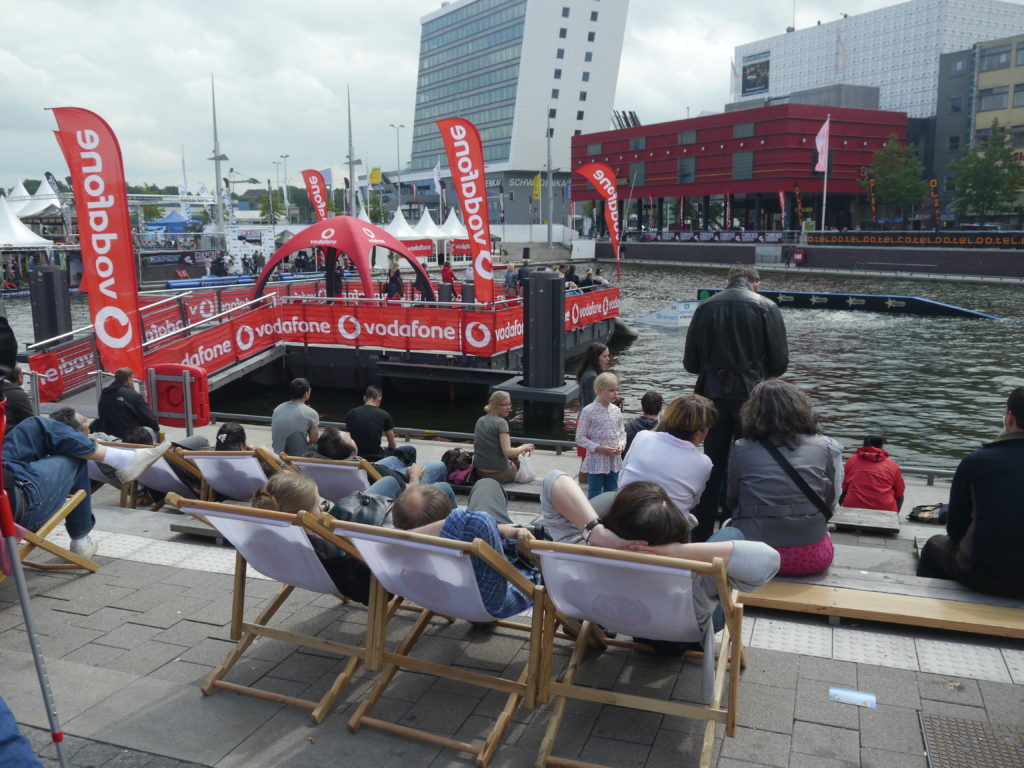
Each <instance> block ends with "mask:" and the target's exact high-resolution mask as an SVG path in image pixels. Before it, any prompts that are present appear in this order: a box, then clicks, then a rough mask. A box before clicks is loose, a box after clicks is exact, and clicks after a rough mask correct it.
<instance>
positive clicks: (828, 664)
mask: <svg viewBox="0 0 1024 768" xmlns="http://www.w3.org/2000/svg"><path fill="white" fill-rule="evenodd" d="M800 677H803V678H807V679H808V680H822V681H824V682H826V683H832V685H839V686H845V687H850V686H855V685H857V665H856V664H854V663H853V662H852V661H834V660H832V659H820V658H817V657H815V656H801V657H800Z"/></svg>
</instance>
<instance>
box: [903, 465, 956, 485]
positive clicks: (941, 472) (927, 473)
mask: <svg viewBox="0 0 1024 768" xmlns="http://www.w3.org/2000/svg"><path fill="white" fill-rule="evenodd" d="M900 471H901V472H902V473H903V474H904V475H923V476H924V477H925V479H926V481H927V483H928V485H935V478H937V477H953V474H954V473H955V470H952V469H930V468H928V467H900Z"/></svg>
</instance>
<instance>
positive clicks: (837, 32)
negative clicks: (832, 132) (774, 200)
mask: <svg viewBox="0 0 1024 768" xmlns="http://www.w3.org/2000/svg"><path fill="white" fill-rule="evenodd" d="M836 7H837V8H838V7H839V6H836ZM836 15H837V16H841V17H842V18H837V19H834V20H827V19H824V20H822V21H819V22H818V24H817V25H815V26H812V27H809V28H806V29H799V30H794V29H793V28H792V27H790V28H789V30H787V31H786V32H784V33H782V34H779V35H776V36H774V37H769V38H766V39H764V40H758V41H756V42H752V43H745V44H744V45H740V46H737V47H736V49H735V56H734V60H733V62H732V72H733V91H734V97H735V99H736V100H737V101H738V102H740V103H747V102H751V103H753V104H762V105H770V104H777V103H782V102H785V101H787V100H788V99H789V98H790V95H791V94H793V93H794V92H796V91H807V90H810V89H816V88H823V87H826V86H833V85H842V84H846V85H861V86H874V87H876V88H878V89H879V103H878V108H879V109H883V110H894V111H899V112H906V113H907V115H909V116H910V117H920V118H924V117H931V116H933V115H935V114H936V92H937V85H938V81H939V58H940V55H941V54H945V53H952V52H955V51H960V50H963V49H966V48H970V47H971V46H972V45H974V44H975V43H976V42H978V41H979V40H992V39H994V38H996V37H999V36H1005V35H1006V34H1007V33H1008V32H1010V33H1016V32H1024V5H1020V4H1016V3H1006V2H999V1H998V0H911V2H907V3H901V4H899V5H893V6H890V7H888V8H881V9H879V10H877V11H871V12H869V13H863V14H859V15H856V16H847V15H846V14H840V13H838V12H837V13H836ZM823 22H824V23H823Z"/></svg>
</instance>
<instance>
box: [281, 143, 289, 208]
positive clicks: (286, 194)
mask: <svg viewBox="0 0 1024 768" xmlns="http://www.w3.org/2000/svg"><path fill="white" fill-rule="evenodd" d="M289 157H291V155H281V159H282V160H284V217H285V219H286V220H287V221H289V222H290V221H291V219H290V218H289V209H290V208H291V204H290V203H289V202H288V158H289Z"/></svg>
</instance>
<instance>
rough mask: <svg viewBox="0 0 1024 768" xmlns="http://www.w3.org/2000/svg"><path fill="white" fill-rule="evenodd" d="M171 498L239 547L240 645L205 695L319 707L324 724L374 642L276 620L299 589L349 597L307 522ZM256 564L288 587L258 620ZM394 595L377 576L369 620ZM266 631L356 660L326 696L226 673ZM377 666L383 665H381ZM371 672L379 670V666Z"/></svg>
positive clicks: (235, 627)
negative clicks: (344, 639) (249, 576)
mask: <svg viewBox="0 0 1024 768" xmlns="http://www.w3.org/2000/svg"><path fill="white" fill-rule="evenodd" d="M167 501H168V503H169V504H172V505H173V506H175V507H177V508H178V509H179V510H180V511H182V512H184V513H186V514H190V515H193V516H195V517H198V518H200V519H201V520H203V521H205V522H208V523H209V524H210V525H212V526H214V527H215V528H216V529H217V530H218V531H219V532H220V534H221V535H222V536H223V537H224V538H225V539H227V540H228V541H230V542H231V544H232V545H233V546H234V547H235V550H236V555H235V579H234V594H233V596H232V604H231V635H230V636H231V639H232V640H234V641H235V646H234V648H232V649H231V651H230V653H228V655H227V657H226V658H225V659H224V661H223V662H222V663H221V664H220V666H218V667H217V668H216V669H214V670H213V672H211V673H210V675H209V677H207V678H206V680H205V681H204V682H203V685H202V691H203V693H204V694H207V695H209V694H212V693H213V692H214V691H215V690H216V689H218V688H222V689H224V690H228V691H234V692H236V693H243V694H246V695H248V696H254V697H256V698H260V699H267V700H270V701H277V702H280V703H282V704H290V705H294V706H298V707H303V708H305V709H309V710H310V711H311V715H312V717H313V720H314V722H317V723H319V722H322V721H323V719H324V718H325V717H326V716H327V715H328V714H329V713H330V711H331V708H332V707H333V706H334V703H335V702H336V701H337V699H338V697H339V696H340V695H341V693H342V692H343V691H344V690H345V688H346V687H347V686H348V684H349V683H350V682H351V680H352V677H353V676H354V675H355V673H356V671H357V670H358V668H359V664H360V661H361V660H363V659H365V658H366V654H367V644H366V643H365V641H364V643H363V644H362V645H359V646H356V645H351V644H349V643H341V642H337V641H333V640H325V639H323V638H320V637H312V636H309V635H303V634H298V633H295V632H289V631H287V630H285V629H279V628H277V627H271V626H269V624H270V622H271V620H272V619H273V618H274V615H275V614H276V613H277V611H278V610H279V609H280V608H281V606H282V605H283V604H284V602H285V601H286V600H287V599H288V597H289V596H290V595H291V594H292V592H293V591H294V590H295V588H296V587H299V588H301V589H306V590H309V591H311V592H316V593H320V594H325V595H336V596H337V597H338V599H339V600H342V599H344V598H343V596H342V595H339V594H338V588H337V587H336V586H335V584H334V582H333V581H332V580H331V577H330V576H329V575H328V573H327V571H326V570H325V569H324V566H323V564H322V563H321V562H320V559H319V558H318V557H317V556H316V552H315V551H314V550H313V545H312V544H311V543H310V540H309V536H308V535H307V533H306V530H305V528H303V527H302V526H301V525H300V524H299V522H298V517H297V516H296V515H293V514H289V513H284V512H272V511H268V510H263V509H255V508H253V507H241V506H237V505H233V504H218V503H215V502H209V501H198V500H194V499H184V498H182V497H180V496H178V495H177V494H174V493H169V494H168V495H167ZM342 546H343V547H345V548H346V551H347V552H348V554H350V555H351V556H353V557H359V554H358V552H356V550H355V549H354V548H352V546H351V545H349V544H347V543H346V542H342ZM250 564H251V565H252V566H253V568H255V569H256V570H257V571H259V572H260V573H262V574H263V575H264V576H268V577H269V578H272V579H275V580H276V581H279V582H280V583H281V585H282V586H281V589H280V590H279V591H278V593H277V594H276V595H275V596H274V598H273V599H272V600H271V601H270V602H269V603H268V604H267V607H266V608H264V609H263V610H262V611H261V612H260V614H259V615H258V616H257V617H256V618H255V619H254V620H253V621H251V622H250V621H245V620H244V617H243V612H244V610H245V592H246V583H247V582H246V569H247V567H248V565H250ZM386 601H387V597H386V595H384V593H383V591H382V590H381V589H380V586H379V585H378V584H377V583H376V582H375V581H373V580H371V586H370V607H369V610H370V616H371V618H370V619H369V620H368V622H367V623H368V625H369V626H376V624H377V622H376V620H375V619H374V618H372V617H375V616H377V615H378V614H379V613H381V612H383V611H386V610H387V605H386ZM261 637H267V638H271V639H273V640H279V641H281V642H285V643H292V644H295V645H300V646H304V647H306V648H316V649H317V650H321V651H329V652H332V653H336V654H338V656H340V657H343V658H348V663H347V664H346V665H345V666H344V668H343V669H342V670H341V672H340V673H339V674H338V676H337V677H336V678H335V680H334V682H333V683H332V684H331V686H330V688H329V689H328V690H327V692H326V693H325V694H324V695H323V696H322V697H321V698H320V699H319V700H318V701H310V700H307V699H300V698H296V697H294V696H286V695H284V694H280V693H274V692H272V691H265V690H261V689H259V688H255V687H252V686H247V685H239V684H237V683H232V682H228V681H227V680H225V679H224V678H225V677H226V676H227V675H228V673H229V672H230V671H231V668H232V667H234V666H235V664H237V663H238V662H239V661H240V660H241V659H242V657H243V656H244V654H245V652H246V650H247V649H248V648H249V646H250V645H251V644H252V643H253V641H254V640H256V639H258V638H261ZM377 669H379V665H378V667H377ZM371 670H372V671H376V670H373V668H372V667H371Z"/></svg>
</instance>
